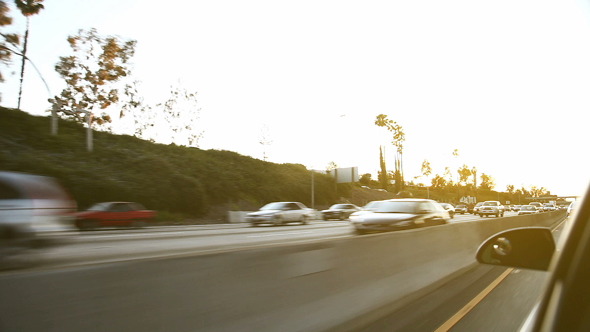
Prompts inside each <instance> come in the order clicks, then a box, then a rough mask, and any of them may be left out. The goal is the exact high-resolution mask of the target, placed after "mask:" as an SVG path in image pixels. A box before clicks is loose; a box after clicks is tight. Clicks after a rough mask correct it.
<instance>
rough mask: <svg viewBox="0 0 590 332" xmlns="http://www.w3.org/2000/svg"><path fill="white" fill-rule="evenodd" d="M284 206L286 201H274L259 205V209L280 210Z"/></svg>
mask: <svg viewBox="0 0 590 332" xmlns="http://www.w3.org/2000/svg"><path fill="white" fill-rule="evenodd" d="M285 207H287V203H281V202H276V203H268V204H266V205H265V206H263V207H261V208H260V210H261V211H265V210H281V209H284V208H285Z"/></svg>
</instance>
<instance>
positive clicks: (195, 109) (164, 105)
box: [131, 86, 203, 147]
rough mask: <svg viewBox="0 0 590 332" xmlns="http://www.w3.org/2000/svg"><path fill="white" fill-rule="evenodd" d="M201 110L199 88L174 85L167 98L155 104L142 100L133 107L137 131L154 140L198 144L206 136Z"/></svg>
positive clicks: (167, 142)
mask: <svg viewBox="0 0 590 332" xmlns="http://www.w3.org/2000/svg"><path fill="white" fill-rule="evenodd" d="M200 113H201V108H200V107H199V103H198V99H197V92H192V91H189V90H187V89H185V88H182V87H180V86H172V87H170V94H169V96H168V99H166V100H165V101H163V102H160V103H157V104H155V105H145V104H143V102H142V101H140V102H139V103H138V105H136V107H135V108H133V109H132V110H131V114H132V116H133V119H134V122H135V132H134V135H135V136H136V137H139V138H141V139H145V140H148V141H151V142H158V143H165V144H169V143H174V144H176V145H184V146H192V147H198V146H199V141H200V140H201V138H202V137H203V130H202V129H200V128H199V121H200ZM156 125H157V126H156Z"/></svg>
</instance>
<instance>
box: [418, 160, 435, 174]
mask: <svg viewBox="0 0 590 332" xmlns="http://www.w3.org/2000/svg"><path fill="white" fill-rule="evenodd" d="M420 171H421V172H422V175H423V176H425V177H429V176H430V174H432V166H430V162H429V161H428V160H426V159H424V161H423V162H422V168H421V169H420Z"/></svg>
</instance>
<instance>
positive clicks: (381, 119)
mask: <svg viewBox="0 0 590 332" xmlns="http://www.w3.org/2000/svg"><path fill="white" fill-rule="evenodd" d="M375 125H376V126H378V127H384V128H385V129H387V130H388V131H389V132H390V133H391V135H392V136H391V143H392V144H393V146H395V148H396V153H395V172H394V174H395V176H396V177H395V191H396V192H399V191H400V190H402V189H403V187H404V172H403V158H402V157H403V150H404V144H403V143H404V141H405V140H406V134H405V133H404V131H403V127H402V126H400V125H399V124H398V123H397V122H395V121H393V120H391V119H388V118H387V115H385V114H379V115H377V118H376V119H375Z"/></svg>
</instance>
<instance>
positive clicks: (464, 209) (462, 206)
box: [455, 204, 469, 214]
mask: <svg viewBox="0 0 590 332" xmlns="http://www.w3.org/2000/svg"><path fill="white" fill-rule="evenodd" d="M468 212H469V209H468V208H467V205H465V204H457V205H456V206H455V213H460V214H465V213H468Z"/></svg>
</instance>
